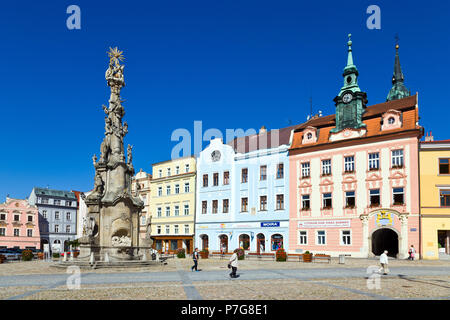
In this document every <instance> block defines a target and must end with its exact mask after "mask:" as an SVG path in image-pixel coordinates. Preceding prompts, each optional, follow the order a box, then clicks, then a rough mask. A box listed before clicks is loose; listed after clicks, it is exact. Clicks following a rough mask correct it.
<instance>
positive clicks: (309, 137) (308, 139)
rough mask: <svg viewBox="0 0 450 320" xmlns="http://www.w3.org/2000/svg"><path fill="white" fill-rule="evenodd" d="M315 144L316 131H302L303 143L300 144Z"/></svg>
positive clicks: (309, 129) (310, 129) (308, 128)
mask: <svg viewBox="0 0 450 320" xmlns="http://www.w3.org/2000/svg"><path fill="white" fill-rule="evenodd" d="M315 142H317V129H316V128H314V127H307V128H305V130H304V131H303V141H302V144H308V143H315Z"/></svg>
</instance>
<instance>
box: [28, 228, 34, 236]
mask: <svg viewBox="0 0 450 320" xmlns="http://www.w3.org/2000/svg"><path fill="white" fill-rule="evenodd" d="M32 236H33V229H27V237H32Z"/></svg>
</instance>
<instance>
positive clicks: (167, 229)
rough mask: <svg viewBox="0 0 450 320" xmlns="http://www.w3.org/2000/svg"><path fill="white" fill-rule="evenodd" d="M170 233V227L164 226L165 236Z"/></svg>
mask: <svg viewBox="0 0 450 320" xmlns="http://www.w3.org/2000/svg"><path fill="white" fill-rule="evenodd" d="M169 233H170V226H169V225H168V224H167V225H166V234H169Z"/></svg>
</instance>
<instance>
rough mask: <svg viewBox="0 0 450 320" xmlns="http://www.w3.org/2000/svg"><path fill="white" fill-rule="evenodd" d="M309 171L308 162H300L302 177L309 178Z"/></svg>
mask: <svg viewBox="0 0 450 320" xmlns="http://www.w3.org/2000/svg"><path fill="white" fill-rule="evenodd" d="M310 174H311V172H310V165H309V162H303V163H302V178H309V176H310Z"/></svg>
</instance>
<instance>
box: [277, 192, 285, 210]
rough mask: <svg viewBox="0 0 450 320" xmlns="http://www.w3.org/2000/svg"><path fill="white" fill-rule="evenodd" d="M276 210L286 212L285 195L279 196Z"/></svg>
mask: <svg viewBox="0 0 450 320" xmlns="http://www.w3.org/2000/svg"><path fill="white" fill-rule="evenodd" d="M276 210H284V194H277V203H276Z"/></svg>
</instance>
